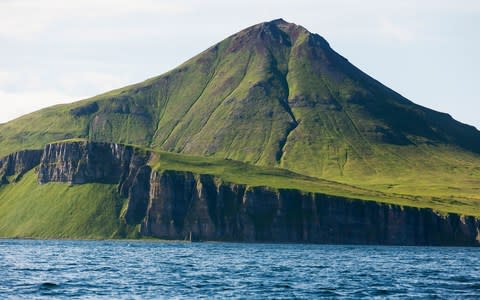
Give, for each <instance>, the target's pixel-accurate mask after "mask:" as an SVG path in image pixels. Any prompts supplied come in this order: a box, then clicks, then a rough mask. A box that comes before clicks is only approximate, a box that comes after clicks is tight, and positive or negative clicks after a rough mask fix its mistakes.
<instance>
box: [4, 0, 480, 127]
mask: <svg viewBox="0 0 480 300" xmlns="http://www.w3.org/2000/svg"><path fill="white" fill-rule="evenodd" d="M57 2H58V1H53V0H40V1H34V0H20V1H13V0H3V1H0V44H1V45H2V47H1V48H0V49H1V50H0V54H1V55H0V101H1V103H2V104H3V106H2V110H1V111H0V122H6V121H8V120H11V119H13V118H16V117H18V116H20V115H23V114H25V113H28V112H32V111H34V110H37V109H39V108H42V107H46V106H50V105H53V104H58V103H67V102H72V101H77V100H80V99H82V98H87V97H91V96H94V95H96V94H99V93H103V92H106V91H108V90H111V89H114V88H119V87H122V86H125V85H127V84H131V83H135V82H139V81H143V80H145V79H147V78H149V77H152V76H156V75H160V74H162V73H164V72H166V71H168V70H169V69H171V68H174V67H175V66H177V65H179V64H181V63H182V62H184V61H185V60H187V59H189V58H190V57H192V56H194V55H196V54H198V53H199V52H201V51H203V50H205V49H206V48H208V47H209V46H211V45H213V44H214V43H216V42H219V41H220V40H222V39H224V38H226V37H227V36H229V35H231V34H233V33H235V32H237V31H240V30H242V29H243V28H245V27H248V26H251V25H253V24H256V23H260V22H263V21H269V20H272V19H277V18H283V19H285V20H286V21H288V22H293V23H296V24H299V25H302V26H304V27H306V28H307V29H308V30H309V31H311V32H314V33H318V34H320V35H321V36H323V37H324V38H325V39H327V40H328V41H329V43H330V45H331V46H332V48H334V49H335V50H336V51H337V52H338V53H340V54H341V55H343V56H344V57H346V58H347V59H348V60H349V61H350V62H352V63H353V64H355V65H356V66H357V67H359V68H360V69H362V70H363V71H364V72H366V73H367V74H369V75H370V76H372V77H374V78H375V79H377V80H379V81H380V82H382V83H383V84H385V85H387V86H388V87H390V88H392V89H394V90H395V91H397V92H399V93H400V94H402V95H403V96H405V97H407V98H408V99H410V100H412V101H413V102H415V103H418V104H420V105H423V106H426V107H429V108H432V109H435V110H439V111H443V112H447V113H449V114H451V115H452V116H453V117H454V118H455V119H457V120H459V121H461V122H464V123H468V124H471V125H474V126H476V127H477V128H480V120H479V119H478V113H477V112H478V111H479V109H480V105H479V104H478V100H477V95H478V93H477V91H476V88H477V85H478V83H479V82H478V81H479V76H478V73H477V70H478V69H480V60H479V59H478V56H477V55H478V53H480V41H479V39H478V38H477V37H478V34H479V31H480V2H478V1H473V0H471V1H469V0H459V1H446V0H440V1H432V0H428V1H422V2H421V3H418V1H413V0H407V1H402V2H398V3H393V2H389V3H386V2H385V1H380V0H368V1H362V2H361V5H359V4H358V3H359V2H358V1H354V0H341V1H333V0H328V1H307V0H301V1H296V2H295V4H292V3H291V2H289V1H270V0H269V1H263V2H261V3H258V2H256V1H252V0H246V1H237V2H224V1H219V0H209V1H201V2H200V1H194V0H181V1H153V0H137V1H135V2H131V1H126V0H120V1H113V0H101V1H93V0H85V1H68V2H64V3H57Z"/></svg>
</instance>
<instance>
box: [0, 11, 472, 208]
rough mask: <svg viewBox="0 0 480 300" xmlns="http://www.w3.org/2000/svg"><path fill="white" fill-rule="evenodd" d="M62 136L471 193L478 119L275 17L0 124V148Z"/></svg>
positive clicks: (388, 186) (390, 185)
mask: <svg viewBox="0 0 480 300" xmlns="http://www.w3.org/2000/svg"><path fill="white" fill-rule="evenodd" d="M71 138H87V139H89V140H92V141H108V142H116V143H126V144H136V145H141V146H147V147H151V148H153V149H157V150H163V151H171V152H179V153H185V154H193V155H199V156H214V157H218V158H229V159H235V160H240V161H244V162H248V163H253V164H257V165H262V166H277V167H282V168H286V169H289V170H292V171H295V172H297V173H301V174H305V175H309V176H315V177H320V178H328V179H333V180H337V181H341V182H346V183H349V184H355V185H359V186H365V187H368V188H374V189H378V190H382V191H391V192H398V193H406V194H417V195H440V196H447V197H448V196H450V195H454V196H455V197H458V196H461V197H468V198H475V199H477V198H478V195H479V194H480V191H479V190H478V188H477V187H478V186H479V183H480V167H479V166H480V132H479V131H478V130H476V129H475V128H474V127H472V126H468V125H465V124H462V123H460V122H457V121H455V120H454V119H452V118H451V117H450V116H449V115H447V114H443V113H439V112H435V111H433V110H430V109H428V108H424V107H421V106H419V105H416V104H414V103H412V102H411V101H409V100H407V99H405V98H403V97H402V96H401V95H399V94H397V93H395V92H394V91H392V90H390V89H388V88H387V87H385V86H383V85H382V84H380V83H379V82H377V81H376V80H374V79H372V78H370V77H369V76H368V75H366V74H364V73H363V72H361V71H360V70H358V69H357V68H356V67H355V66H353V65H352V64H350V63H349V62H348V61H347V60H346V59H344V58H343V57H341V56H340V55H339V54H337V53H336V52H335V51H334V50H332V49H331V48H330V46H329V44H328V43H327V42H326V41H325V40H324V39H323V38H322V37H320V36H319V35H316V34H312V33H310V32H308V31H307V30H306V29H305V28H303V27H301V26H297V25H295V24H290V23H287V22H285V21H283V20H274V21H272V22H267V23H261V24H258V25H255V26H252V27H249V28H247V29H245V30H243V31H241V32H239V33H237V34H235V35H232V36H230V37H228V38H227V39H225V40H223V41H222V42H220V43H218V44H216V45H214V46H212V47H211V48H209V49H207V50H205V51H204V52H202V53H201V54H199V55H197V56H196V57H194V58H192V59H191V60H189V61H187V62H185V63H184V64H182V65H181V66H179V67H178V68H176V69H174V70H172V71H170V72H168V73H166V74H164V75H161V76H158V77H155V78H152V79H149V80H147V81H145V82H142V83H139V84H136V85H132V86H128V87H125V88H122V89H119V90H115V91H112V92H109V93H106V94H103V95H99V96H96V97H94V98H91V99H87V100H84V101H80V102H77V103H74V104H69V105H59V106H54V107H50V108H47V109H44V110H41V111H38V112H35V113H32V114H29V115H27V116H24V117H21V118H19V119H16V120H14V121H11V122H9V123H6V124H3V125H1V127H0V156H3V155H5V154H8V153H10V152H13V151H17V150H20V149H25V148H42V147H43V145H44V144H46V143H49V142H53V141H58V140H63V139H71Z"/></svg>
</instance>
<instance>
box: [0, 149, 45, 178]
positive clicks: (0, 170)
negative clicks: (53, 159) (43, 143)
mask: <svg viewBox="0 0 480 300" xmlns="http://www.w3.org/2000/svg"><path fill="white" fill-rule="evenodd" d="M42 153H43V151H42V150H24V151H19V152H15V153H12V154H10V155H7V156H6V157H4V158H1V159H0V185H2V184H7V183H9V179H8V178H9V177H10V176H13V181H16V180H19V179H20V178H21V177H22V176H23V175H24V174H25V173H26V172H27V171H29V170H31V169H33V168H34V167H35V166H37V165H38V164H39V163H40V157H41V156H42Z"/></svg>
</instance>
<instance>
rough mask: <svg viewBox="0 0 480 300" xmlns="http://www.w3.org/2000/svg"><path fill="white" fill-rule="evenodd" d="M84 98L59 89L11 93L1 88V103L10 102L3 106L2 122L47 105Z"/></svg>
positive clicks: (0, 118) (0, 119)
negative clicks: (61, 91)
mask: <svg viewBox="0 0 480 300" xmlns="http://www.w3.org/2000/svg"><path fill="white" fill-rule="evenodd" d="M82 98H84V97H81V96H79V95H69V94H62V93H59V92H57V91H35V92H23V93H10V92H6V91H3V90H0V103H8V105H3V106H2V113H1V114H0V123H4V122H7V121H10V120H13V119H15V118H17V117H20V116H22V115H24V114H27V113H30V112H33V111H36V110H38V109H41V108H43V107H46V106H50V105H54V104H60V103H68V102H73V101H74V100H79V99H82Z"/></svg>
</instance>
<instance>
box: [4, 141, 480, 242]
mask: <svg viewBox="0 0 480 300" xmlns="http://www.w3.org/2000/svg"><path fill="white" fill-rule="evenodd" d="M40 156H41V158H40ZM9 157H10V158H9ZM9 157H7V158H5V159H2V160H0V170H7V171H8V172H7V171H3V172H4V174H12V172H13V174H22V173H23V172H26V171H28V169H31V168H33V167H34V166H36V165H39V167H38V182H39V183H40V184H44V183H47V182H65V183H69V184H82V183H89V182H101V183H110V184H112V183H115V184H118V192H119V193H120V194H121V195H122V196H124V197H125V198H128V203H127V207H126V210H125V212H124V215H123V216H122V217H123V218H124V222H125V223H127V224H129V225H140V232H139V233H140V235H141V236H150V237H157V238H162V239H181V240H182V239H185V238H188V239H190V238H191V239H192V240H218V241H247V242H305V243H347V244H387V245H469V246H474V245H479V241H480V234H479V228H480V221H479V219H477V218H474V217H461V216H458V215H456V214H448V215H440V214H438V213H436V212H434V211H432V210H431V209H420V208H412V207H400V206H397V205H388V204H382V203H377V202H369V201H361V200H353V199H346V198H341V197H334V196H328V195H322V194H318V193H303V192H300V191H297V190H286V189H271V188H267V187H249V186H245V185H242V184H232V183H226V182H222V180H221V179H219V178H215V177H213V176H211V175H198V174H192V173H189V172H178V171H154V170H152V169H151V168H150V167H149V166H148V165H147V163H148V160H149V158H150V153H148V152H141V151H139V150H137V149H135V148H132V147H129V146H123V145H117V144H108V143H85V142H75V143H63V144H50V145H47V146H46V147H45V149H44V150H43V151H34V152H31V153H30V152H29V153H20V152H19V153H17V154H13V155H11V156H9ZM35 159H37V160H35ZM35 162H36V164H35ZM12 170H15V171H12ZM6 176H10V175H6Z"/></svg>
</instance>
